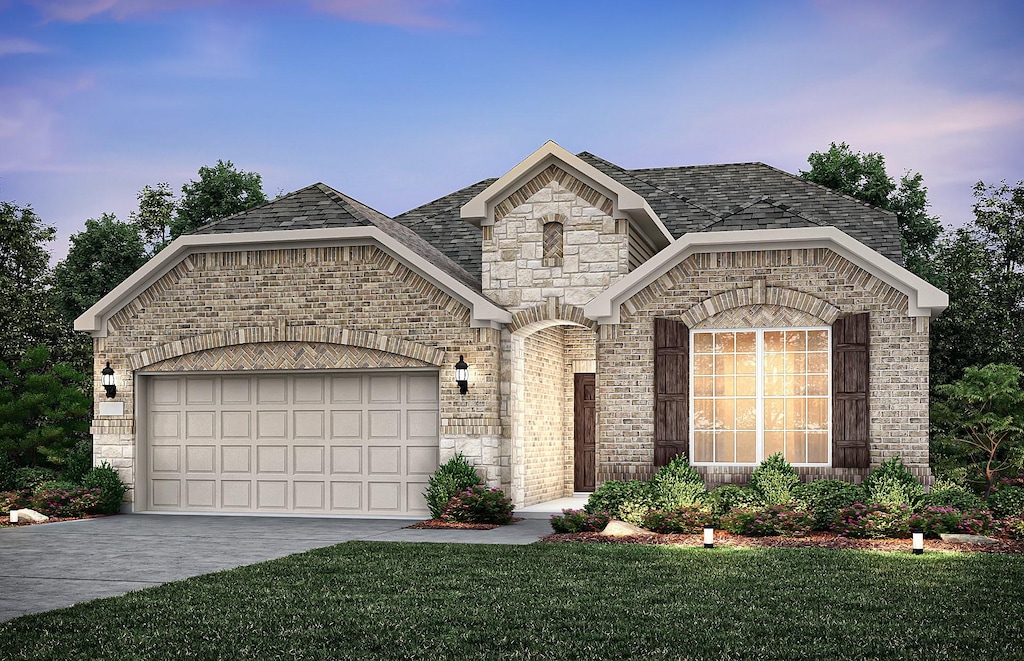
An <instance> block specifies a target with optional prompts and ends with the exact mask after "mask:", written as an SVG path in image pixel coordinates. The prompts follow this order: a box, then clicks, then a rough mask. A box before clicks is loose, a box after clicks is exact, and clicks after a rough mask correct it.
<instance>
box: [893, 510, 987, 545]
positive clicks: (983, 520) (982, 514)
mask: <svg viewBox="0 0 1024 661" xmlns="http://www.w3.org/2000/svg"><path fill="white" fill-rule="evenodd" d="M907 527H908V528H909V529H910V530H920V531H921V532H923V533H924V535H925V537H938V536H939V535H940V534H942V533H965V534H968V535H984V534H986V533H988V532H990V531H991V530H992V514H991V513H990V512H989V511H988V510H986V509H981V510H974V511H961V510H957V509H953V508H952V507H937V506H935V505H927V506H925V507H923V508H921V509H920V511H918V512H915V513H913V514H911V515H910V519H909V520H908V521H907Z"/></svg>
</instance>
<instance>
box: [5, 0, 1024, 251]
mask: <svg viewBox="0 0 1024 661" xmlns="http://www.w3.org/2000/svg"><path fill="white" fill-rule="evenodd" d="M1021 26H1024V3H1021V2H1019V1H1017V0H1007V1H1003V2H997V1H992V2H986V1H984V0H978V1H974V2H970V1H965V2H945V1H942V0H935V1H927V0H920V1H917V0H904V1H897V0H890V1H877V2H876V1H871V0H868V1H866V2H849V1H847V0H807V1H804V2H784V1H781V0H778V1H776V0H772V1H768V0H764V1H761V2H742V1H740V2H728V1H723V2H702V3H697V2H681V1H680V2H640V1H638V2H633V3H624V2H621V1H619V2H605V1H603V0H589V1H581V2H575V1H563V2H539V1H538V2H535V1H533V0H520V1H515V2H497V1H485V0H476V1H472V0H461V1H460V0H14V1H12V0H0V200H6V201H15V202H17V203H19V204H30V205H32V207H33V208H34V209H35V210H36V212H37V213H38V214H39V215H40V216H41V217H42V218H43V220H44V221H45V222H47V223H48V224H51V225H55V226H56V227H57V229H58V240H57V241H56V242H55V243H54V244H53V245H52V246H51V248H52V252H53V254H54V257H55V258H59V257H61V256H63V255H64V254H65V253H66V251H67V242H68V237H69V235H70V234H71V233H73V232H76V231H80V230H81V229H82V227H83V224H84V221H85V220H86V219H87V218H92V217H98V216H99V215H100V214H102V213H104V212H113V213H116V214H117V215H118V216H119V217H121V218H127V216H128V213H129V211H131V210H132V209H133V208H134V207H135V203H136V199H135V196H136V194H137V192H138V191H139V190H140V189H141V188H142V187H143V186H144V185H146V184H156V183H158V182H162V181H166V182H169V183H170V184H171V185H172V187H173V188H174V189H176V190H180V187H181V185H182V184H183V183H185V182H186V181H188V180H189V179H192V178H196V176H197V175H196V172H197V170H198V169H199V167H200V166H202V165H211V164H213V163H215V162H216V160H217V159H225V160H231V161H233V162H234V163H235V165H236V166H238V167H239V168H241V169H245V170H252V171H256V172H259V173H261V174H262V175H263V181H264V188H265V190H266V191H267V193H268V194H269V195H271V196H273V195H274V194H276V193H278V192H289V191H292V190H295V189H297V188H301V187H303V186H305V185H308V184H310V183H313V182H316V181H323V182H324V183H326V184H329V185H331V186H333V187H335V188H337V189H339V190H341V191H342V192H344V193H346V194H348V195H351V196H353V197H355V198H356V199H359V200H360V201H362V202H364V203H366V204H369V205H370V206H372V207H375V208H377V209H379V210H381V211H383V212H385V213H388V214H391V215H395V214H398V213H401V212H402V211H405V210H407V209H409V208H412V207H414V206H417V205H419V204H422V203H425V202H428V201H430V200H432V199H434V198H437V197H440V196H441V195H444V194H446V193H449V192H451V191H454V190H456V189H458V188H461V187H463V186H466V185H468V184H471V183H474V182H476V181H479V180H480V179H483V178H485V177H491V176H499V175H501V174H503V173H504V172H505V171H506V170H508V169H509V168H510V167H512V166H513V165H515V163H517V162H518V161H520V160H521V159H523V158H524V157H526V156H527V155H528V154H529V153H530V152H532V151H533V150H534V149H536V148H537V147H539V146H540V145H541V144H543V143H544V142H545V141H546V140H549V139H551V140H554V141H556V142H558V143H559V144H561V145H562V146H563V147H565V148H566V149H569V150H570V151H573V152H578V151H583V150H586V151H590V152H593V153H595V154H597V155H599V156H601V157H603V158H606V159H608V160H611V161H613V162H615V163H618V164H619V165H622V166H624V167H657V166H671V165H697V164H706V163H725V162H737V161H762V162H765V163H768V164H770V165H773V166H776V167H779V168H782V169H784V170H787V171H790V172H794V173H795V172H797V171H798V170H799V169H801V168H806V167H807V163H806V159H807V155H808V154H809V153H810V152H812V151H816V150H823V149H825V148H827V147H828V144H829V142H831V141H836V142H839V141H846V142H848V143H850V145H851V146H852V147H853V148H854V149H855V150H858V151H878V152H881V153H882V154H884V155H885V157H886V162H887V165H888V167H889V171H890V174H892V175H894V176H899V175H900V174H901V173H902V172H903V171H905V170H908V169H910V170H914V171H920V172H921V173H922V174H923V175H924V179H925V184H926V185H927V186H928V188H929V192H930V199H931V201H932V204H933V212H934V213H936V214H938V215H939V216H940V217H941V218H942V220H943V222H944V223H946V224H947V225H959V224H961V223H963V222H964V221H965V220H967V219H968V218H970V217H971V201H972V198H971V190H970V189H971V186H972V184H973V183H974V182H976V181H978V180H979V179H981V180H984V181H986V182H989V183H994V182H998V181H999V180H1001V179H1006V180H1008V181H1013V182H1015V181H1017V180H1019V179H1024V66H1022V63H1024V37H1022V36H1021V32H1020V28H1021Z"/></svg>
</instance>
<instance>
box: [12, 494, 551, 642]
mask: <svg viewBox="0 0 1024 661" xmlns="http://www.w3.org/2000/svg"><path fill="white" fill-rule="evenodd" d="M410 523H412V521H409V520H403V519H334V518H296V517H287V518H286V517H263V516H260V517H250V516H212V515H211V516H206V515H159V514H124V515H120V516H111V517H104V518H98V519H84V520H81V521H68V522H65V523H48V524H42V525H34V526H22V527H16V528H3V529H0V574H2V575H3V578H2V579H0V581H2V583H0V622H3V621H6V620H9V619H12V618H15V617H18V616H20V615H25V614H28V613H38V612H41V611H47V610H52V609H54V608H63V607H65V606H70V605H71V604H75V603H78V602H80V601H88V600H91V599H97V598H100V597H112V596H116V595H119V594H124V593H125V592H129V591H131V590H139V589H142V588H147V587H150V586H153V585H159V584H161V583H167V582H169V581H176V580H180V579H184V578H188V577H190V576H197V575H199V574H207V573H210V572H215V571H220V570H222V569H231V568H233V567H238V566H241V565H248V564H252V563H255V562H262V561H264V560H272V559H274V558H280V557H282V556H286V555H290V554H292V553H301V552H303V551H308V550H310V549H315V548H319V547H322V546H331V545H332V544H338V543H341V542H348V541H353V540H373V541H393V542H455V543H469V544H530V543H532V542H535V541H537V540H538V539H540V538H541V537H542V536H544V535H547V534H548V533H550V531H551V528H550V527H549V525H548V522H547V521H546V520H545V519H526V520H525V521H520V522H519V523H516V524H514V525H511V526H503V527H501V528H496V529H494V530H486V531H484V530H406V529H404V526H408V525H409V524H410Z"/></svg>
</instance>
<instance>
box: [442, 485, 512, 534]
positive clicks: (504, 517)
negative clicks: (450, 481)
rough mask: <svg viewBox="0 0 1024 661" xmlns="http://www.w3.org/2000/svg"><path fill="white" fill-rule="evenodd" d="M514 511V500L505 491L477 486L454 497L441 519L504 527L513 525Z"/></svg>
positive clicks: (446, 506)
mask: <svg viewBox="0 0 1024 661" xmlns="http://www.w3.org/2000/svg"><path fill="white" fill-rule="evenodd" d="M512 511H513V506H512V499H511V498H509V497H508V496H506V495H505V492H504V491H502V490H501V489H488V488H486V487H483V486H481V485H479V484H476V485H473V486H471V487H470V488H468V489H466V490H465V491H462V492H460V493H457V494H455V495H454V496H452V497H451V500H449V501H448V504H447V505H445V508H444V511H443V512H442V513H441V519H442V520H444V521H457V522H459V523H494V524H498V525H501V526H503V525H506V524H509V523H512Z"/></svg>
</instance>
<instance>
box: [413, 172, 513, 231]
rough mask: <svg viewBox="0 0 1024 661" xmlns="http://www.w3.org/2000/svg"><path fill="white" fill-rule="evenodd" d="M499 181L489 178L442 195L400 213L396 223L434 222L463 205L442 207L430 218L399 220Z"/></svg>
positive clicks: (453, 204)
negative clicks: (467, 191)
mask: <svg viewBox="0 0 1024 661" xmlns="http://www.w3.org/2000/svg"><path fill="white" fill-rule="evenodd" d="M497 180H498V178H497V177H487V178H486V179H481V180H480V181H478V182H476V183H472V184H470V185H468V186H463V187H462V188H460V189H459V190H456V191H452V192H451V193H448V194H447V195H442V196H441V197H439V198H437V199H435V200H431V201H430V202H427V203H426V204H421V205H420V206H418V207H413V208H412V209H409V210H408V211H403V212H402V213H400V214H398V215H397V216H395V218H394V220H395V222H399V223H402V224H403V225H415V224H416V223H423V222H426V221H428V220H432V219H434V218H436V217H438V216H440V215H441V214H442V213H445V212H446V211H450V210H451V209H454V208H455V207H459V206H462V205H461V204H458V203H452V204H448V205H445V206H444V207H441V208H440V209H438V210H437V211H436V212H434V213H432V214H430V215H429V216H421V217H418V218H409V219H403V220H398V219H399V218H402V217H403V216H408V215H409V214H411V213H413V212H414V211H416V210H417V209H422V208H423V207H428V206H430V205H431V204H436V203H437V202H440V201H441V200H444V199H445V198H450V197H455V196H456V195H458V194H459V193H461V192H462V191H464V190H466V189H467V188H473V187H474V186H479V185H481V184H484V183H486V184H487V185H488V186H489V185H490V184H492V183H494V182H495V181H497ZM485 188H486V186H485Z"/></svg>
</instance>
